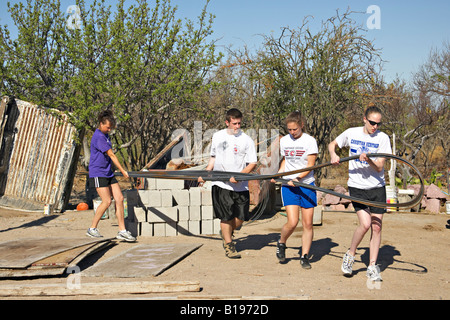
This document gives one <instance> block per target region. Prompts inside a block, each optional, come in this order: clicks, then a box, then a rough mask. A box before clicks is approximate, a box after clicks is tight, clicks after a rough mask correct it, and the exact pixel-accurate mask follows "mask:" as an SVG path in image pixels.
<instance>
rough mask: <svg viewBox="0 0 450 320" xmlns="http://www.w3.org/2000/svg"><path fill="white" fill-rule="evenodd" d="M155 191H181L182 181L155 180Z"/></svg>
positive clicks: (182, 187)
mask: <svg viewBox="0 0 450 320" xmlns="http://www.w3.org/2000/svg"><path fill="white" fill-rule="evenodd" d="M156 189H159V190H182V189H184V180H176V179H156Z"/></svg>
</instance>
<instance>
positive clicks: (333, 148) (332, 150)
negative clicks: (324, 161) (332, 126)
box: [328, 140, 341, 164]
mask: <svg viewBox="0 0 450 320" xmlns="http://www.w3.org/2000/svg"><path fill="white" fill-rule="evenodd" d="M337 145H338V144H337V141H336V140H333V141H332V142H330V144H329V145H328V152H329V153H330V161H331V163H332V164H339V161H340V160H341V158H339V156H338V155H337V154H336V146H337Z"/></svg>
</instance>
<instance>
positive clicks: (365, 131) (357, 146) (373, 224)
mask: <svg viewBox="0 0 450 320" xmlns="http://www.w3.org/2000/svg"><path fill="white" fill-rule="evenodd" d="M381 117H382V116H381V111H380V109H378V108H377V107H375V106H371V107H368V108H367V109H366V111H365V113H364V119H363V120H364V126H363V127H356V128H350V129H347V130H345V131H344V132H343V133H342V134H341V135H339V136H338V137H337V138H336V140H334V141H333V142H331V143H330V144H329V145H328V151H329V152H330V156H331V163H333V164H339V161H340V158H339V156H338V155H337V154H336V152H335V150H336V146H338V147H339V148H343V147H349V148H350V156H354V155H360V156H359V159H356V160H352V161H350V163H349V179H348V188H349V193H350V195H351V196H352V197H356V198H360V199H365V200H371V201H377V202H384V203H386V188H385V185H386V183H385V179H384V163H385V160H386V159H385V158H369V157H368V156H367V154H369V153H389V154H390V153H392V149H391V142H390V140H389V136H388V135H386V134H385V133H383V132H381V131H379V130H378V129H379V128H380V126H381ZM353 206H354V208H355V210H356V214H357V215H358V219H359V226H358V228H357V229H356V230H355V232H354V234H353V238H352V242H351V246H350V249H349V250H348V251H347V253H346V254H345V255H344V258H343V262H342V267H341V270H342V272H343V273H344V275H347V276H351V275H352V265H353V262H354V259H355V254H356V249H357V247H358V245H359V244H360V243H361V241H362V239H363V238H364V235H365V234H366V232H367V231H368V230H369V229H370V230H371V237H370V245H369V249H370V262H369V267H368V268H367V276H368V277H369V278H370V279H372V280H375V281H381V280H382V279H381V275H380V268H379V267H378V266H377V265H376V261H377V258H378V252H379V249H380V243H381V225H382V219H383V214H384V213H385V212H386V209H384V208H377V207H369V206H366V205H363V204H360V203H358V202H353Z"/></svg>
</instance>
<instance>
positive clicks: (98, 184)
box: [89, 177, 118, 188]
mask: <svg viewBox="0 0 450 320" xmlns="http://www.w3.org/2000/svg"><path fill="white" fill-rule="evenodd" d="M114 183H118V181H117V179H116V177H111V178H105V177H94V178H89V187H91V188H105V187H109V186H110V185H112V184H114Z"/></svg>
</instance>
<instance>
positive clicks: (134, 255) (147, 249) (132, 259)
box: [83, 243, 202, 278]
mask: <svg viewBox="0 0 450 320" xmlns="http://www.w3.org/2000/svg"><path fill="white" fill-rule="evenodd" d="M201 246H202V245H201V244H178V243H166V244H142V245H137V246H135V247H132V248H130V249H129V250H126V251H124V252H122V253H120V254H118V255H116V256H114V257H112V258H109V259H108V260H105V261H103V262H101V263H99V264H96V265H94V266H92V267H90V268H88V269H86V270H85V271H83V275H86V276H93V277H117V278H140V277H148V276H157V275H159V274H161V273H162V272H163V271H164V270H166V269H168V268H170V267H171V266H172V265H174V264H175V263H177V262H178V261H180V260H181V259H183V258H184V257H186V256H187V255H189V254H191V253H192V252H193V251H195V250H197V249H198V248H199V247H201Z"/></svg>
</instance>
